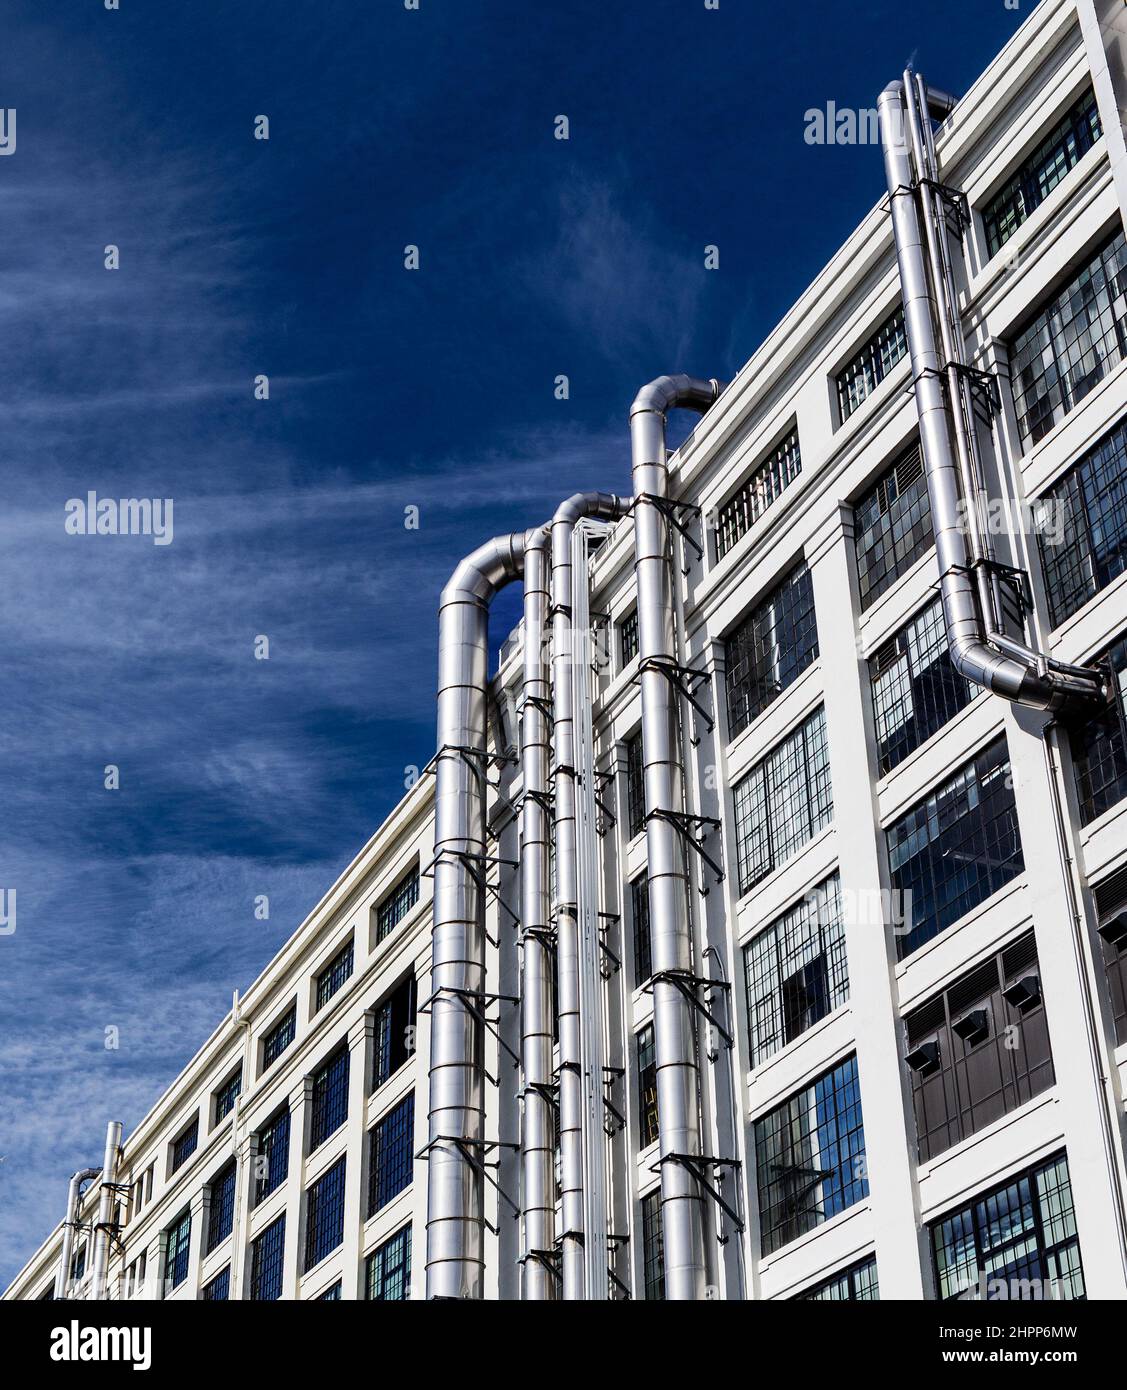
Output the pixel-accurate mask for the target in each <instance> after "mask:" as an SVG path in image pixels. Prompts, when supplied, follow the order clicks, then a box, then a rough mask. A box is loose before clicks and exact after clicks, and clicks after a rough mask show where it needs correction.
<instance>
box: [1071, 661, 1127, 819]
mask: <svg viewBox="0 0 1127 1390" xmlns="http://www.w3.org/2000/svg"><path fill="white" fill-rule="evenodd" d="M1104 659H1105V660H1107V661H1109V662H1110V664H1111V668H1112V670H1113V671H1114V672H1115V683H1116V686H1117V695H1116V699H1115V701H1114V703H1113V704H1112V705H1110V706H1109V708H1107V709H1106V710H1103V711H1101V712H1100V713H1099V714H1097V715H1096V716H1095V718H1094V719H1089V720H1088V721H1087V723H1085V724H1084V725H1083V726H1082V727H1080V728H1076V729H1073V730H1072V762H1073V767H1074V768H1075V772H1076V795H1077V798H1078V800H1079V802H1080V823H1081V825H1090V824H1091V822H1092V821H1094V820H1095V819H1096V817H1097V816H1102V815H1103V813H1104V812H1105V811H1107V810H1110V808H1111V807H1112V806H1114V805H1115V804H1116V803H1117V802H1119V801H1122V800H1123V798H1124V797H1125V796H1127V720H1125V716H1124V710H1125V709H1127V637H1121V638H1120V639H1119V641H1118V642H1116V643H1115V645H1114V646H1113V647H1111V649H1110V650H1109V651H1107V652H1106V653H1105V654H1104Z"/></svg>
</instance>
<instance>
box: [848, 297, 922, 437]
mask: <svg viewBox="0 0 1127 1390" xmlns="http://www.w3.org/2000/svg"><path fill="white" fill-rule="evenodd" d="M907 353H908V339H907V337H906V336H905V333H904V310H903V309H902V308H901V307H900V305H897V306H896V308H895V310H894V311H893V312H892V313H891V314H890V315H889V316H888V318H886V319H885V321H884V322H883V323H882V324H881V326H880V327H879V328H878V329H877V331H876V332H875V333H874V334H873V336H872V337H871V338H869V339H868V341H867V342H866V343H865V345H864V347H862V349H861V351H860V352H859V353H858V354H857V355H856V357H852V358H850V360H849V361H848V362H847V363H846V364H845V366H844V367H842V369H841V371H840V372H838V374H837V377H836V378H835V380H836V384H837V409H838V415H839V418H840V419H841V423H842V424H843V425H844V424H845V422H846V420H848V419H849V417H850V416H851V415H852V414H853V412H854V411H855V410H856V409H857V407H858V406H859V405H860V404H861V402H862V401H863V400H865V399H866V398H867V397H869V396H871V395H872V393H873V392H874V391H875V390H876V389H877V387H878V386H879V385H880V383H881V382H882V381H883V380H884V379H885V377H886V376H887V375H888V374H889V372H891V371H892V369H893V368H894V367H895V366H896V364H897V363H898V362H899V361H900V359H901V358H902V357H905V356H907Z"/></svg>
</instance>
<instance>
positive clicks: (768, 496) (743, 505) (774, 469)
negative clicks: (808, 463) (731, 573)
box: [716, 430, 802, 560]
mask: <svg viewBox="0 0 1127 1390" xmlns="http://www.w3.org/2000/svg"><path fill="white" fill-rule="evenodd" d="M801 472H802V456H801V454H800V452H799V448H798V431H797V430H791V432H790V433H789V434H788V435H787V436H786V438H785V439H783V440H782V441H781V442H780V443H779V444H778V445H777V446H776V447H775V448H774V449H773V450H772V451H771V453H770V454H769V455H768V457H767V458H766V459H764V461H763V462H762V463H761V464H760V465H759V467H758V468H756V470H755V472H754V473H753V474H752V475H751V477H750V478H748V480H747V482H746V483H744V484H743V485H742V486H741V487H740V489H739V490H738V491H737V492H736V493H735V494H734V495H733V496H732V497H729V498H728V500H727V501H726V502H725V503H724V504H723V505H722V506H721V507H720V508H719V510H718V511H717V513H716V558H717V559H718V560H722V559H723V558H724V556H725V555H727V553H728V551H729V550H731V548H732V546H734V545H735V544H736V542H737V541H738V540H740V539H741V538H742V537H744V536H746V535H747V533H748V532H749V531H750V530H751V528H752V527H753V526H754V525H755V523H756V522H757V521H758V520H759V518H760V517H761V516H762V515H763V513H764V512H765V511H766V510H767V508H768V507H769V506H770V505H771V503H772V502H774V501H775V500H776V499H777V498H779V497H781V496H782V494H783V493H784V492H785V491H786V489H787V488H788V487H790V485H791V483H793V482H794V480H795V478H797V477H798V475H799V474H800V473H801Z"/></svg>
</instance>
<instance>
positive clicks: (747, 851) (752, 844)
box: [734, 708, 833, 893]
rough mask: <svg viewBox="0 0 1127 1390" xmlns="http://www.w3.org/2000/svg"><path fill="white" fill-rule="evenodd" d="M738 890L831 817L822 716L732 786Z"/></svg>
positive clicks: (790, 854) (764, 873)
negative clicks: (733, 787) (733, 788)
mask: <svg viewBox="0 0 1127 1390" xmlns="http://www.w3.org/2000/svg"><path fill="white" fill-rule="evenodd" d="M734 800H735V812H736V858H737V862H738V868H739V891H740V892H741V893H747V892H749V891H750V890H751V889H752V888H754V887H755V885H756V884H757V883H758V882H759V881H760V880H761V879H764V878H766V877H767V875H768V874H769V873H771V872H772V871H773V870H774V869H777V868H778V867H779V866H780V865H781V864H785V863H786V862H787V860H788V859H791V858H793V857H794V855H796V854H797V853H798V851H799V850H800V849H801V848H802V846H803V845H804V844H806V843H807V841H808V840H811V839H813V838H814V836H815V835H817V833H818V832H819V831H820V830H821V829H822V828H823V827H824V826H826V825H828V824H829V823H830V819H831V817H832V816H833V789H832V787H831V785H830V756H829V748H828V747H827V745H826V716H825V711H824V710H822V709H820V708H819V709H817V710H815V712H814V713H813V714H812V715H811V716H810V718H809V719H807V721H806V722H805V724H802V725H801V726H800V727H799V728H797V729H796V730H795V731H794V733H792V734H790V735H789V736H788V737H787V738H785V739H784V740H783V742H782V743H780V744H779V745H778V746H777V747H775V748H774V749H772V751H771V752H770V753H768V755H767V757H766V758H764V759H763V761H762V762H761V763H758V764H757V765H756V766H755V767H753V768H752V770H751V771H750V772H749V773H748V774H747V776H746V777H744V778H743V779H742V780H741V781H740V782H738V783H737V785H736V787H735V790H734Z"/></svg>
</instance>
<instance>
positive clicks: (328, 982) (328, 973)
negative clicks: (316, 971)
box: [317, 941, 353, 1009]
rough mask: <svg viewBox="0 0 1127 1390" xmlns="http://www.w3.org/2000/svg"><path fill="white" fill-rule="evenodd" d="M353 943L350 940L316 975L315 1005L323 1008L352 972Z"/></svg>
mask: <svg viewBox="0 0 1127 1390" xmlns="http://www.w3.org/2000/svg"><path fill="white" fill-rule="evenodd" d="M352 957H353V943H352V942H351V941H350V942H349V943H348V945H347V946H346V947H345V948H344V950H343V951H340V952H339V953H338V954H337V955H336V956H335V957H334V958H333V959H332V960H331V961H330V962H329V964H328V965H327V966H326V967H325V968H324V970H322V971H321V973H320V975H318V976H317V1007H318V1009H323V1008H324V1007H325V1005H326V1004H327V1003H328V1002H329V1000H330V999H331V998H332V997H333V995H334V994H336V992H337V990H338V989H340V987H341V985H343V984H344V983H345V981H346V980H347V979H348V978H349V977H350V976H351V974H352Z"/></svg>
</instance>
